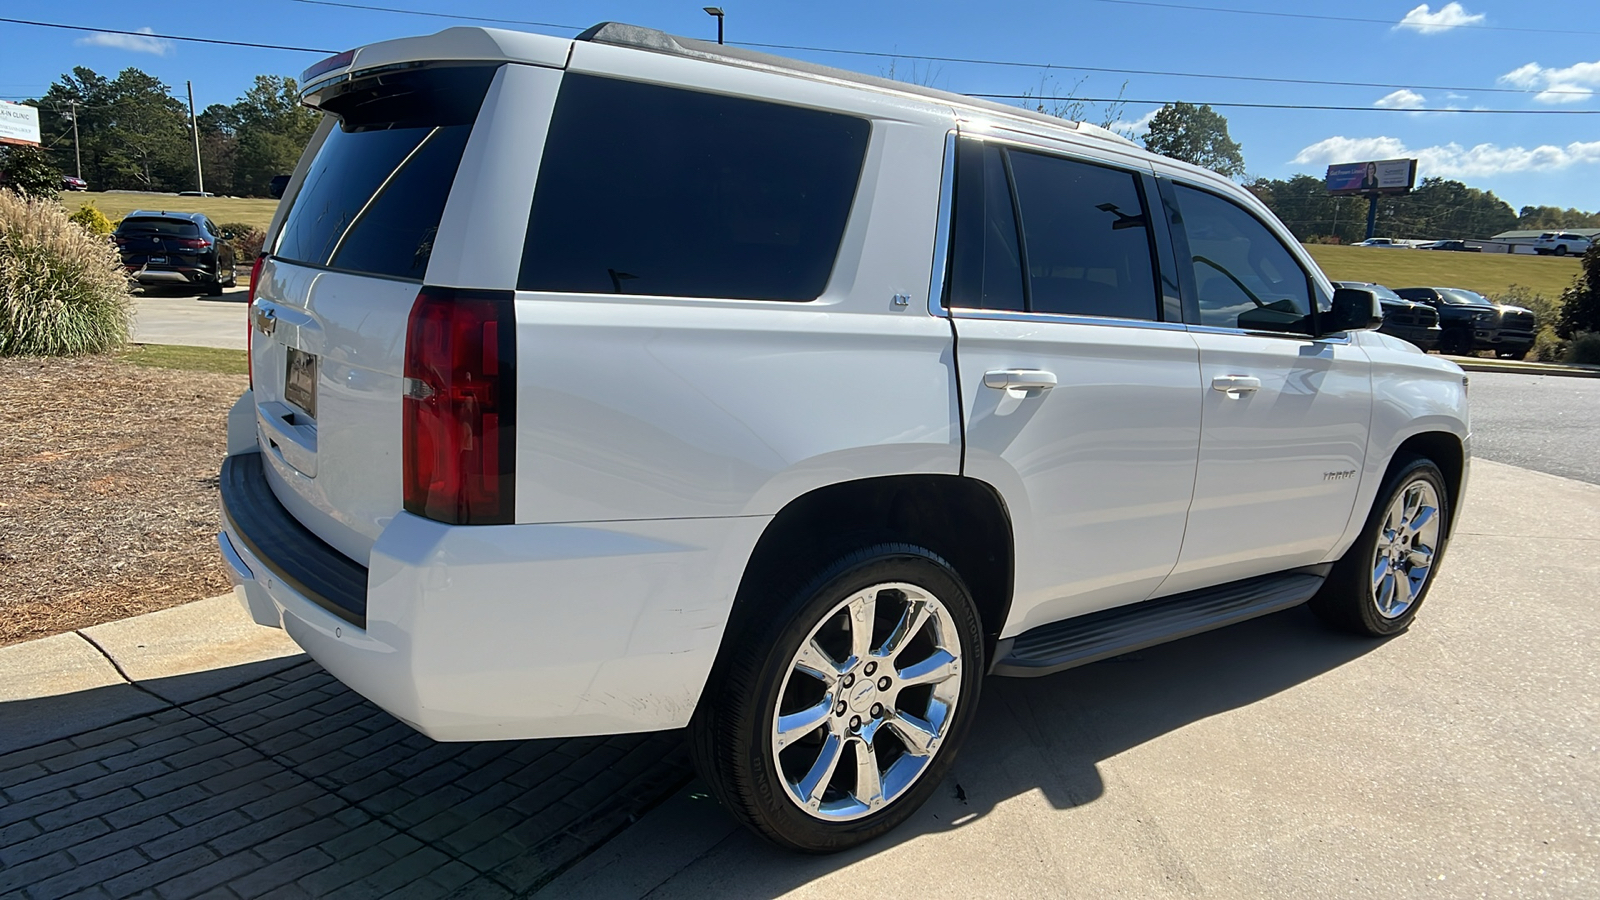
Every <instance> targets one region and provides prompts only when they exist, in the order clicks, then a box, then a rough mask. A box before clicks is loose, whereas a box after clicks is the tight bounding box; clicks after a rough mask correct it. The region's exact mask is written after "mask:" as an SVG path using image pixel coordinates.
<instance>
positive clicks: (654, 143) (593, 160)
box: [517, 74, 871, 301]
mask: <svg viewBox="0 0 1600 900" xmlns="http://www.w3.org/2000/svg"><path fill="white" fill-rule="evenodd" d="M870 130H871V126H870V124H869V123H868V122H867V121H866V120H865V119H861V118H857V117H854V116H848V115H842V114H839V113H832V112H823V111H820V110H812V109H803V108H800V107H793V106H784V105H781V104H776V103H769V102H764V101H757V100H749V99H743V98H738V97H725V96H720V95H715V94H706V93H701V92H698V91H690V90H682V89H678V88H668V87H660V86H656V85H647V84H639V83H636V82H628V81H620V80H616V79H610V78H600V77H596V76H591V75H578V74H569V75H566V76H565V77H564V78H563V80H562V85H561V93H560V95H559V97H558V98H557V100H556V107H555V111H554V114H553V116H552V119H551V123H550V132H549V138H548V139H547V141H546V144H545V150H544V159H543V162H542V163H541V166H540V171H539V179H538V184H537V187H536V188H535V191H534V198H533V209H532V212H531V213H530V215H529V218H528V234H527V242H526V244H525V247H524V251H523V258H522V268H521V273H520V276H519V278H518V283H517V286H518V288H520V289H521V290H528V291H553V292H563V293H606V294H610V293H618V294H644V295H654V296H668V297H718V298H730V299H744V300H791V301H806V300H814V299H816V298H817V297H818V296H819V295H821V293H822V291H823V290H824V288H825V287H826V286H827V282H828V277H829V275H830V274H831V273H832V271H833V263H834V258H835V257H836V256H837V254H838V252H839V244H840V241H841V240H842V238H843V236H844V228H845V222H846V220H847V219H848V218H849V214H850V207H851V204H852V203H853V201H854V199H855V192H856V186H857V183H858V182H859V181H860V177H861V165H862V161H863V159H864V158H865V156H866V149H867V139H868V135H869V133H870Z"/></svg>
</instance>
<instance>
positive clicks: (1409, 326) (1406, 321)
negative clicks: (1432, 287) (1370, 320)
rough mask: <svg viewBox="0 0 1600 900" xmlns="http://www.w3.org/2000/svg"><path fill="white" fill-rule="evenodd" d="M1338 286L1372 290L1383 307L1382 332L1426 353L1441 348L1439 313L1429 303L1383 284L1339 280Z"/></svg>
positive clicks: (1334, 284)
mask: <svg viewBox="0 0 1600 900" xmlns="http://www.w3.org/2000/svg"><path fill="white" fill-rule="evenodd" d="M1333 286H1334V287H1340V288H1354V289H1356V290H1363V291H1371V292H1373V293H1374V294H1377V295H1378V302H1379V303H1381V304H1383V326H1382V327H1381V328H1379V329H1378V330H1379V331H1381V332H1383V333H1384V334H1392V335H1394V336H1395V337H1397V338H1399V339H1400V340H1402V341H1409V342H1411V343H1413V344H1415V345H1417V346H1418V347H1420V348H1421V349H1422V351H1423V352H1424V353H1426V352H1427V351H1429V350H1437V349H1439V339H1440V337H1441V335H1443V333H1444V332H1443V330H1442V329H1441V328H1440V327H1439V314H1438V313H1437V312H1435V311H1434V309H1433V307H1431V306H1429V305H1428V304H1426V303H1416V302H1413V301H1411V300H1407V299H1405V298H1404V297H1401V296H1400V295H1399V294H1396V293H1395V292H1394V291H1391V290H1389V289H1388V288H1386V287H1384V286H1383V285H1381V284H1373V283H1372V282H1370V281H1335V282H1334V283H1333Z"/></svg>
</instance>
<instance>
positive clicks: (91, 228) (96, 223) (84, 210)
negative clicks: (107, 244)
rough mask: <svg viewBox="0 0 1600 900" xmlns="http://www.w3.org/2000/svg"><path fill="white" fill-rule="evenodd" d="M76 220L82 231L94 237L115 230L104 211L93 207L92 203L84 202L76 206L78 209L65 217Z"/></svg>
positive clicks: (114, 224) (113, 223) (113, 224)
mask: <svg viewBox="0 0 1600 900" xmlns="http://www.w3.org/2000/svg"><path fill="white" fill-rule="evenodd" d="M67 218H68V219H70V220H72V221H73V222H76V223H77V224H78V225H79V226H80V227H82V228H83V230H84V231H87V232H89V233H90V234H92V235H94V236H95V237H105V236H106V235H108V234H110V233H111V232H113V231H116V230H117V225H116V223H115V222H113V221H111V219H110V218H108V217H107V216H106V214H105V213H103V212H101V211H100V210H99V209H97V208H96V207H95V205H94V204H93V203H85V204H83V205H82V206H80V207H78V211H77V212H75V213H73V214H72V215H70V216H68V217H67Z"/></svg>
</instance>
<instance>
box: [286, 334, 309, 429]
mask: <svg viewBox="0 0 1600 900" xmlns="http://www.w3.org/2000/svg"><path fill="white" fill-rule="evenodd" d="M287 349H288V351H289V352H288V357H287V359H285V361H284V367H283V368H284V376H283V399H284V400H285V401H286V402H288V403H290V404H292V405H293V406H295V407H297V408H298V409H300V410H301V411H302V412H304V413H305V414H306V415H308V416H310V417H311V418H313V419H315V418H316V417H317V357H316V355H315V354H311V353H307V352H305V351H304V350H296V349H295V348H293V347H289V348H287Z"/></svg>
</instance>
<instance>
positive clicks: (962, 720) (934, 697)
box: [689, 543, 984, 853]
mask: <svg viewBox="0 0 1600 900" xmlns="http://www.w3.org/2000/svg"><path fill="white" fill-rule="evenodd" d="M796 575H798V577H796ZM752 581H753V582H754V583H753V584H750V585H747V586H746V590H745V591H741V594H742V595H747V596H742V597H741V601H742V602H741V606H742V607H743V608H744V609H745V610H746V613H747V614H745V615H742V616H736V620H735V624H734V625H733V626H731V627H730V629H729V632H728V634H727V635H726V636H725V637H724V650H723V654H722V658H720V659H719V661H718V666H717V670H716V671H715V672H714V673H713V676H712V679H711V681H710V682H709V683H708V684H707V687H706V692H705V694H704V695H703V696H702V697H701V700H700V704H699V707H698V708H697V709H696V711H695V715H694V718H693V720H692V721H691V723H690V725H689V740H690V747H691V750H692V752H693V755H694V757H695V763H696V767H697V768H698V769H699V771H700V775H701V777H702V778H704V779H705V781H706V782H707V783H708V784H709V785H710V786H711V789H712V791H713V792H714V793H715V794H716V795H717V797H718V799H719V800H721V801H722V804H723V806H725V807H726V808H727V809H728V810H729V811H730V812H731V813H732V814H733V815H734V817H735V818H737V819H739V820H740V822H741V823H743V824H744V825H745V826H746V827H748V828H750V829H751V830H753V831H755V832H756V833H757V834H760V835H761V836H762V837H765V838H767V839H768V840H770V841H772V842H773V843H776V844H778V845H779V846H782V847H786V848H788V849H791V850H799V851H803V852H808V853H831V852H835V851H839V850H845V849H848V848H850V847H854V846H857V845H859V844H862V843H865V842H867V841H870V840H872V839H874V838H876V837H878V836H880V835H882V834H884V833H885V832H888V831H889V830H891V829H893V828H894V827H896V826H898V825H900V824H901V823H902V822H904V821H905V820H906V819H908V818H910V816H911V815H912V814H913V813H915V812H916V810H917V809H918V808H919V807H920V806H921V805H922V804H923V803H924V802H925V801H926V800H927V799H928V797H929V796H930V795H931V794H932V793H933V791H934V790H936V789H937V788H938V786H939V783H940V781H941V780H942V779H943V778H944V775H945V773H946V772H947V771H948V770H949V768H950V765H951V764H952V762H953V761H954V757H955V752H956V750H957V748H958V747H959V745H960V743H961V741H962V739H963V738H964V737H965V736H966V733H967V730H968V729H969V727H970V725H971V722H972V717H973V714H974V712H975V710H976V707H977V701H978V691H979V682H980V681H981V679H982V675H983V671H984V665H983V662H984V660H983V655H984V654H983V632H982V629H981V627H980V626H979V621H978V615H977V609H976V606H975V605H974V604H973V601H972V598H971V595H970V593H969V592H968V591H967V588H966V585H965V584H964V583H963V582H962V580H961V578H960V576H959V575H958V574H957V573H956V572H955V570H954V569H952V568H951V567H950V566H949V564H947V563H946V562H945V561H944V560H942V559H940V558H939V557H938V556H937V555H935V554H934V553H932V552H930V551H928V550H927V549H925V548H922V547H917V546H913V545H909V544H889V543H885V544H877V545H875V546H871V547H866V548H863V549H859V550H855V551H852V552H848V553H845V554H842V555H841V556H839V557H838V558H836V559H835V560H833V561H832V562H831V563H829V564H827V565H824V566H821V567H819V568H816V569H814V570H812V572H811V573H810V574H806V573H795V574H792V575H790V576H783V575H778V576H769V577H765V578H763V577H757V578H754V579H752ZM751 588H753V590H752V589H751ZM749 603H754V604H760V605H759V606H757V607H751V606H747V605H746V604H749Z"/></svg>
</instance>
